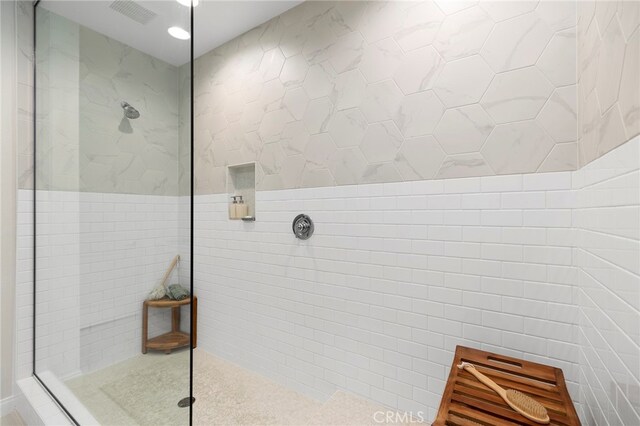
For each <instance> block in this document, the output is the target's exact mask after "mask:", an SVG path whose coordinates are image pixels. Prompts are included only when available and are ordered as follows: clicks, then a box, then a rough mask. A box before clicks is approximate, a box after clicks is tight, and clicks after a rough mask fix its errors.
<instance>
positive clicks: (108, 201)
mask: <svg viewBox="0 0 640 426" xmlns="http://www.w3.org/2000/svg"><path fill="white" fill-rule="evenodd" d="M190 23H191V8H190V7H187V6H184V5H182V4H180V3H178V2H176V1H137V2H132V1H121V0H117V1H114V2H111V1H104V2H103V1H54V0H42V1H40V2H39V3H38V4H37V5H36V10H35V29H36V129H35V131H36V149H35V152H36V160H35V170H36V171H35V174H36V189H35V190H34V193H33V197H34V210H35V214H34V222H35V223H34V234H35V256H34V257H35V259H34V260H35V262H34V271H35V279H34V281H35V312H34V321H35V336H34V348H35V356H34V358H35V359H34V370H35V371H34V372H35V374H36V376H37V377H38V378H39V380H40V381H41V382H42V383H43V384H44V385H45V386H46V387H47V388H49V390H50V391H51V393H52V394H53V395H54V396H55V397H56V398H57V399H58V401H59V402H60V403H61V404H62V406H63V407H64V408H65V410H66V411H67V413H68V414H69V415H70V416H71V417H72V418H73V419H74V420H75V421H76V423H80V424H86V423H89V422H93V421H96V422H98V423H100V424H105V425H107V424H114V425H115V424H118V425H130V424H131V425H134V424H158V425H161V424H167V425H169V424H170V425H179V424H188V423H189V420H190V410H191V409H190V404H189V403H188V401H189V398H190V388H191V386H190V381H191V375H190V370H191V368H190V359H191V349H190V348H191V347H192V345H195V343H196V342H195V339H193V341H192V336H193V334H194V333H192V318H191V309H190V308H191V306H192V305H193V301H192V300H191V296H190V293H191V276H190V268H191V252H190V250H191V249H190V247H191V245H190V238H191V210H190V209H191V83H190V78H191V59H192V53H191V40H189V39H188V37H189V35H190V33H191V25H190ZM170 27H177V28H180V29H181V30H182V32H183V33H182V36H183V38H184V37H185V36H186V37H187V38H186V39H179V38H175V37H173V36H172V35H170V34H169V31H168V29H169V28H170ZM151 293H154V295H156V297H161V299H160V300H156V301H148V300H147V299H148V298H149V296H150V294H151ZM185 294H187V295H186V296H185ZM181 400H184V401H186V402H187V403H186V404H185V403H184V401H183V403H182V404H180V406H179V404H178V403H179V402H180V401H181Z"/></svg>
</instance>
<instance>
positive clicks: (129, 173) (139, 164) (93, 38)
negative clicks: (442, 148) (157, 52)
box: [80, 27, 179, 195]
mask: <svg viewBox="0 0 640 426" xmlns="http://www.w3.org/2000/svg"><path fill="white" fill-rule="evenodd" d="M80 61H81V62H80V141H81V142H80V145H81V147H80V190H81V191H83V192H103V193H104V192H115V193H126V194H147V195H176V194H177V193H178V108H179V106H178V69H177V68H176V67H175V66H172V65H170V64H167V63H165V62H163V61H160V60H158V59H156V58H153V57H151V56H149V55H147V54H145V53H142V52H140V51H138V50H135V49H133V48H131V47H129V46H127V45H125V44H122V43H120V42H117V41H115V40H113V39H110V38H108V37H106V36H104V35H102V34H99V33H97V32H95V31H92V30H90V29H88V28H85V27H80ZM121 101H126V102H129V103H130V104H131V105H133V106H134V107H135V108H136V109H138V110H139V111H140V118H138V119H135V120H129V119H126V118H124V116H123V111H122V109H121V108H120V102H121Z"/></svg>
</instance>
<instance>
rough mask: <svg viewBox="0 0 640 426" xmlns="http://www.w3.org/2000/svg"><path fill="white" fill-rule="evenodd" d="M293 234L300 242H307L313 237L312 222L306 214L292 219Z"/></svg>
mask: <svg viewBox="0 0 640 426" xmlns="http://www.w3.org/2000/svg"><path fill="white" fill-rule="evenodd" d="M292 228H293V234H294V235H295V236H296V238H299V239H301V240H308V239H309V238H310V237H311V236H312V235H313V221H312V220H311V218H310V217H309V216H307V215H306V214H299V215H298V216H296V218H295V219H293V225H292Z"/></svg>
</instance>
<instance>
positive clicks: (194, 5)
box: [177, 0, 198, 7]
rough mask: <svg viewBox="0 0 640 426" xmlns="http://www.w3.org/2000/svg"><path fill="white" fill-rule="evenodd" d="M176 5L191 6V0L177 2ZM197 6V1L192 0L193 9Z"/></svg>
mask: <svg viewBox="0 0 640 426" xmlns="http://www.w3.org/2000/svg"><path fill="white" fill-rule="evenodd" d="M177 1H178V3H180V4H181V5H183V6H187V7H189V6H191V0H177ZM197 5H198V0H193V7H196V6H197Z"/></svg>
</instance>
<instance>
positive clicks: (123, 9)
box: [109, 0, 158, 25]
mask: <svg viewBox="0 0 640 426" xmlns="http://www.w3.org/2000/svg"><path fill="white" fill-rule="evenodd" d="M109 7H110V8H111V9H113V10H115V11H116V12H118V13H121V14H123V15H124V16H126V17H127V18H129V19H133V20H134V21H136V22H138V23H140V24H142V25H146V24H148V23H149V22H150V21H151V20H152V19H153V18H155V17H156V16H158V15H156V13H155V12H152V11H150V10H149V9H147V8H145V7H142V6H140V5H139V4H138V3H136V2H135V1H133V0H116V1H114V2H113V3H111V4H110V5H109Z"/></svg>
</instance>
